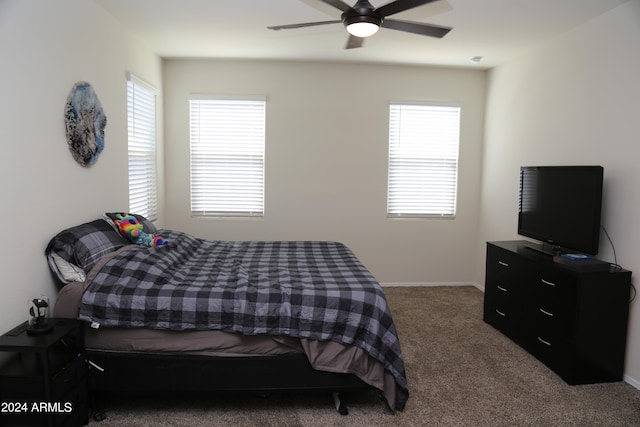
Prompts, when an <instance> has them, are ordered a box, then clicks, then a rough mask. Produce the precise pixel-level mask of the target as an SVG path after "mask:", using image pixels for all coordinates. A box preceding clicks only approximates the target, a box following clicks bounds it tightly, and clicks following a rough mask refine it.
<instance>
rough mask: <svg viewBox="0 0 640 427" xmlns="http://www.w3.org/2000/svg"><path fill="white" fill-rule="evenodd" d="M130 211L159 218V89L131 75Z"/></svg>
mask: <svg viewBox="0 0 640 427" xmlns="http://www.w3.org/2000/svg"><path fill="white" fill-rule="evenodd" d="M127 116H128V128H129V136H128V139H129V211H130V212H134V213H137V214H140V215H143V216H145V217H146V218H148V219H149V220H156V219H157V218H158V195H157V184H156V179H157V171H156V90H155V89H154V88H153V87H151V86H149V85H148V84H146V83H145V82H143V81H142V80H140V79H138V78H136V77H135V76H133V75H129V78H128V79H127Z"/></svg>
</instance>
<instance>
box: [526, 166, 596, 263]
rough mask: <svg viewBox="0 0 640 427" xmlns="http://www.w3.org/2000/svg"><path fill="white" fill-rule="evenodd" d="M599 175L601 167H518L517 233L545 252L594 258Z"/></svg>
mask: <svg viewBox="0 0 640 427" xmlns="http://www.w3.org/2000/svg"><path fill="white" fill-rule="evenodd" d="M603 175H604V169H603V168H602V166H523V167H521V168H520V207H519V212H518V234H519V235H521V236H525V237H530V238H532V239H535V240H538V241H541V242H543V243H546V244H548V245H543V247H547V248H549V247H550V248H552V249H549V250H547V251H548V252H552V253H561V252H568V251H567V250H569V251H575V252H581V253H585V254H590V255H596V254H597V253H598V246H599V242H600V210H601V207H602V181H603ZM549 245H550V246H549Z"/></svg>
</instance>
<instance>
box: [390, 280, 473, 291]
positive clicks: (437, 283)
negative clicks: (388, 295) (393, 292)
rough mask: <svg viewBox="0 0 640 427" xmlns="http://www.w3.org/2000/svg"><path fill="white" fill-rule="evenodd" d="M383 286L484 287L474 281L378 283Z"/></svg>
mask: <svg viewBox="0 0 640 427" xmlns="http://www.w3.org/2000/svg"><path fill="white" fill-rule="evenodd" d="M380 285H381V286H382V287H383V288H385V287H434V286H473V287H474V288H477V289H479V290H481V291H483V292H484V288H483V287H481V286H480V285H479V284H477V283H475V282H387V283H380Z"/></svg>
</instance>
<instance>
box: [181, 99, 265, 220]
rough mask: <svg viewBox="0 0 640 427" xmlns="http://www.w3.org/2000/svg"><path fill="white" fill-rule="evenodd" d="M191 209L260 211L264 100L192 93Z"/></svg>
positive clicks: (231, 212)
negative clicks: (211, 96)
mask: <svg viewBox="0 0 640 427" xmlns="http://www.w3.org/2000/svg"><path fill="white" fill-rule="evenodd" d="M189 104H190V128H191V136H190V142H191V214H192V215H194V216H262V215H263V213H264V145H265V107H266V105H265V104H266V101H265V100H264V99H211V98H206V97H192V98H191V99H190V100H189Z"/></svg>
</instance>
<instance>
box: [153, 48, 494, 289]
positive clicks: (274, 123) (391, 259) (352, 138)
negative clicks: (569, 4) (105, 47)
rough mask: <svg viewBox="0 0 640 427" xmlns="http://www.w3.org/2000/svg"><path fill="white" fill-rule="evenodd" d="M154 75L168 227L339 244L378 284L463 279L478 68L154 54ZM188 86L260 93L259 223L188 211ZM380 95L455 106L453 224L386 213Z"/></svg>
mask: <svg viewBox="0 0 640 427" xmlns="http://www.w3.org/2000/svg"><path fill="white" fill-rule="evenodd" d="M163 75H164V94H165V117H166V128H165V129H166V130H165V134H166V158H167V163H166V174H167V175H166V179H167V193H166V197H167V199H166V206H167V211H166V213H167V215H166V223H167V225H168V226H169V228H175V229H179V230H183V231H186V232H189V233H191V234H195V235H198V236H201V237H205V238H210V239H224V240H314V239H318V240H337V241H341V242H344V243H345V244H347V245H348V246H349V247H350V248H351V249H352V250H353V251H354V252H355V253H356V255H358V256H359V257H360V259H361V260H362V261H363V262H364V264H365V265H366V266H367V267H368V268H369V269H370V270H371V271H372V273H373V274H374V275H375V276H376V277H377V278H378V280H380V281H381V282H438V281H446V282H465V281H466V282H469V281H471V280H472V279H473V278H474V273H475V268H474V267H475V265H474V263H473V262H471V261H469V262H464V260H471V259H473V258H474V257H475V256H476V253H475V248H474V245H473V244H470V242H475V241H476V231H477V219H478V203H479V199H478V197H479V196H478V194H479V190H480V185H479V178H480V165H481V150H482V129H483V119H484V111H483V109H484V96H485V87H484V85H485V76H486V73H485V72H483V71H477V70H459V69H458V70H456V69H445V68H425V67H408V66H383V65H372V64H369V65H348V64H337V63H329V64H327V63H312V62H269V61H237V60H236V61H228V60H165V62H164V71H163ZM190 93H208V94H223V95H265V96H266V97H267V123H266V131H267V134H266V172H265V181H266V190H265V215H264V218H262V219H248V220H233V219H202V218H191V216H190V211H189V203H190V202H189V122H188V120H189V112H188V99H189V94H190ZM391 100H407V101H415V100H429V101H445V102H459V103H461V104H462V125H461V127H462V129H461V144H460V182H459V189H458V197H459V198H458V200H459V204H458V212H457V217H456V219H454V220H442V219H427V220H425V219H421V220H398V219H395V220H390V219H387V218H386V188H387V175H386V174H387V155H388V148H387V144H388V134H389V130H388V120H389V118H388V117H389V112H388V108H389V102H390V101H391ZM461 261H462V262H461Z"/></svg>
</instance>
